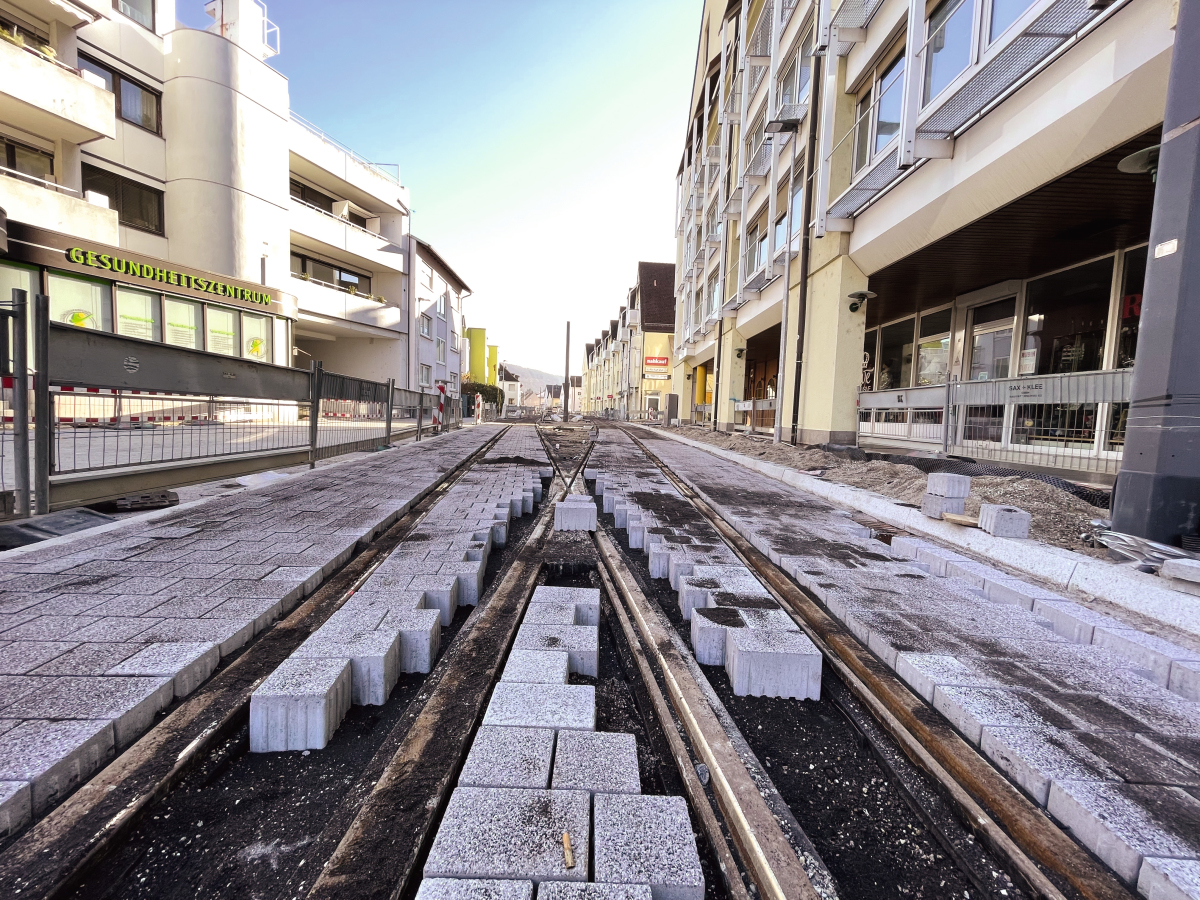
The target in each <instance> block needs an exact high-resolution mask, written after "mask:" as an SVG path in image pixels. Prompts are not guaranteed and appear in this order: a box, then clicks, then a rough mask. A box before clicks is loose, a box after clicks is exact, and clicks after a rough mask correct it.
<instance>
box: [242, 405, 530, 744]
mask: <svg viewBox="0 0 1200 900" xmlns="http://www.w3.org/2000/svg"><path fill="white" fill-rule="evenodd" d="M531 437H532V441H531V440H530V438H531ZM551 471H553V470H552V469H551V467H550V463H549V461H548V460H547V459H546V457H545V453H544V452H543V450H542V447H541V443H540V441H539V440H538V438H537V434H536V432H535V431H534V429H532V428H519V427H518V428H512V429H510V430H509V431H508V432H507V433H506V434H505V435H504V437H502V438H501V439H500V440H499V441H498V442H497V443H496V445H495V446H494V447H493V448H492V449H491V450H490V451H489V452H488V453H487V455H486V456H484V458H483V460H482V461H480V462H478V463H477V464H476V465H475V466H474V467H472V469H471V470H470V471H468V472H466V473H465V474H464V475H463V476H462V477H461V478H460V479H459V480H458V481H457V482H455V484H454V485H453V486H452V487H451V488H450V489H449V490H448V491H447V492H446V495H445V496H444V497H443V498H442V499H441V500H439V501H438V502H437V504H436V505H435V506H434V507H433V509H431V510H430V511H429V512H428V513H427V514H426V516H425V518H424V519H423V520H422V521H421V523H420V524H419V526H418V530H417V531H415V532H413V533H412V534H410V535H409V536H408V538H406V539H405V540H404V541H403V542H402V543H400V544H399V545H398V546H397V547H396V549H395V550H394V551H393V552H392V553H391V554H390V555H389V556H388V558H387V559H386V560H384V562H383V563H382V564H381V565H380V566H379V567H378V568H377V569H376V570H375V571H374V572H372V573H371V576H370V577H369V578H368V579H367V580H366V581H365V582H364V583H363V584H362V586H361V587H360V588H359V589H358V590H357V591H356V592H355V594H354V596H352V597H351V598H350V599H349V600H347V601H346V603H345V604H344V605H343V606H342V607H341V608H340V609H339V610H337V612H335V613H334V614H333V615H332V616H330V617H329V619H328V620H327V621H326V622H325V624H323V625H322V626H321V627H320V628H319V629H317V631H315V632H314V633H313V635H312V636H311V637H310V638H308V640H306V641H305V642H304V643H303V644H301V645H300V647H298V648H297V649H296V651H295V652H294V653H293V654H292V655H291V657H289V658H288V659H287V660H285V661H284V662H283V663H282V664H281V665H280V666H279V668H277V669H276V670H275V671H274V672H273V673H272V674H271V675H270V676H269V677H268V678H267V679H266V680H265V681H264V682H263V683H262V684H261V685H260V686H259V687H258V688H257V689H256V690H255V692H254V694H253V695H252V696H251V698H250V749H251V751H252V752H255V753H266V752H272V751H283V750H319V749H322V748H323V747H325V745H326V744H327V743H328V742H329V740H330V739H331V738H332V737H333V734H334V732H336V731H337V728H338V726H339V725H340V724H341V721H342V719H343V718H344V717H345V715H346V713H347V712H348V711H349V708H350V705H351V704H354V705H360V706H362V705H376V706H378V705H382V704H383V703H385V702H387V699H388V697H389V696H390V695H391V692H392V689H393V688H394V687H395V686H396V682H397V681H398V680H399V677H400V675H401V673H410V672H422V673H428V672H429V671H430V670H431V669H432V668H433V664H434V662H435V661H436V659H437V655H438V650H439V648H440V644H441V629H442V628H445V627H447V626H449V625H450V623H451V622H452V621H453V619H454V614H455V612H456V610H457V608H458V607H459V606H475V605H477V604H478V603H479V598H480V596H481V595H482V594H483V589H484V585H483V581H484V572H485V570H486V568H487V559H488V555H489V554H490V552H491V550H492V548H493V547H503V546H504V545H505V543H506V542H507V540H508V529H509V525H510V524H511V522H512V519H513V518H520V517H521V516H523V515H527V514H529V513H532V512H533V509H534V505H535V504H536V503H538V502H540V501H541V499H542V477H543V476H545V475H546V473H548V472H551ZM547 477H548V476H547Z"/></svg>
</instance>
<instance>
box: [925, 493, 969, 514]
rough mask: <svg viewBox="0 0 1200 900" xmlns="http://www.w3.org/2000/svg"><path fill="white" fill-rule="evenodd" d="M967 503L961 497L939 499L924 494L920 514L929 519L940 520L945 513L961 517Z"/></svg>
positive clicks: (935, 496) (935, 495)
mask: <svg viewBox="0 0 1200 900" xmlns="http://www.w3.org/2000/svg"><path fill="white" fill-rule="evenodd" d="M966 503H967V501H966V500H965V499H964V498H962V497H940V496H938V495H937V494H926V495H925V496H924V497H922V498H921V513H922V515H925V516H928V517H929V518H931V519H940V518H942V516H944V515H945V514H946V513H953V514H954V515H957V516H961V515H962V514H963V510H964V509H965V508H966Z"/></svg>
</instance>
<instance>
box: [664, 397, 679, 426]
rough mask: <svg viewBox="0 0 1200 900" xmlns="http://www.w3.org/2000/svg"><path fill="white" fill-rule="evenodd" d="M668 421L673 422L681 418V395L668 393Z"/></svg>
mask: <svg viewBox="0 0 1200 900" xmlns="http://www.w3.org/2000/svg"><path fill="white" fill-rule="evenodd" d="M666 418H667V423H668V424H670V423H673V422H674V421H675V420H676V419H678V418H679V395H678V394H667V417H666Z"/></svg>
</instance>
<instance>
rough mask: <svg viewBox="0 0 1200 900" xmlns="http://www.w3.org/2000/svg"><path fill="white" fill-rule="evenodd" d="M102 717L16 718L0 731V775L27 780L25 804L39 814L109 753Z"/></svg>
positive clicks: (109, 730) (108, 729)
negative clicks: (16, 721) (19, 720)
mask: <svg viewBox="0 0 1200 900" xmlns="http://www.w3.org/2000/svg"><path fill="white" fill-rule="evenodd" d="M114 750H115V747H114V741H113V726H112V722H110V721H109V720H108V719H76V720H72V721H54V722H52V721H45V720H42V719H33V720H30V721H26V722H22V723H21V724H20V725H18V726H17V727H16V728H14V729H12V730H11V731H8V732H6V733H5V734H3V735H0V781H4V782H17V783H21V782H25V783H27V784H29V785H30V792H29V801H28V802H29V804H30V807H31V809H32V812H33V814H34V815H37V816H40V815H41V814H42V813H44V812H46V811H47V810H48V809H49V808H50V807H51V806H53V805H54V804H56V803H57V802H58V801H59V800H61V799H62V798H63V797H65V796H66V795H67V794H68V793H69V792H70V791H71V790H72V789H74V788H75V786H76V785H78V784H80V783H81V782H83V781H85V780H87V779H88V778H89V777H91V775H92V773H93V772H95V771H97V770H98V769H99V768H100V767H101V766H102V765H103V764H104V763H106V762H107V761H108V760H109V759H111V758H112V756H113V753H114Z"/></svg>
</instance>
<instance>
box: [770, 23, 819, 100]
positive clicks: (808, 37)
mask: <svg viewBox="0 0 1200 900" xmlns="http://www.w3.org/2000/svg"><path fill="white" fill-rule="evenodd" d="M814 34H815V32H814V31H813V28H812V26H811V25H810V26H809V27H808V29H807V30H806V31H805V32H804V34H803V35H801V37H800V39H799V40H798V41H797V42H796V48H795V50H793V51H792V53H791V54H790V55H789V56H788V57H786V61H785V62H784V63H783V65H782V66H780V70H781V71H782V73H783V74H781V75H780V76H779V77H778V78H777V79H776V88H775V89H776V95H777V97H778V100H777V101H776V104H775V105H776V107H777V109H776V111H777V112H778V111H779V110H781V109H783V107H784V106H796V105H799V104H801V103H808V102H810V98H811V97H812V62H811V60H812V51H813V47H814V44H815V41H814ZM806 57H807V58H808V59H809V60H810V62H809V64H808V65H807V66H804V65H801V60H802V59H804V58H806ZM802 69H808V80H807V81H805V82H804V90H803V94H802V93H801V91H800V85H799V81H798V79H799V77H800V71H801V70H802ZM789 81H790V82H791V84H790V85H788V84H786V82H789ZM788 87H790V88H791V90H792V101H791V103H790V104H789V103H785V102H784V99H783V94H784V91H785V90H786V89H787V88H788Z"/></svg>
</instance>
